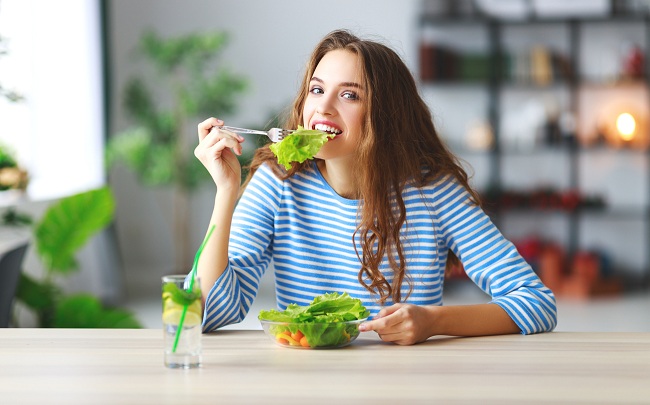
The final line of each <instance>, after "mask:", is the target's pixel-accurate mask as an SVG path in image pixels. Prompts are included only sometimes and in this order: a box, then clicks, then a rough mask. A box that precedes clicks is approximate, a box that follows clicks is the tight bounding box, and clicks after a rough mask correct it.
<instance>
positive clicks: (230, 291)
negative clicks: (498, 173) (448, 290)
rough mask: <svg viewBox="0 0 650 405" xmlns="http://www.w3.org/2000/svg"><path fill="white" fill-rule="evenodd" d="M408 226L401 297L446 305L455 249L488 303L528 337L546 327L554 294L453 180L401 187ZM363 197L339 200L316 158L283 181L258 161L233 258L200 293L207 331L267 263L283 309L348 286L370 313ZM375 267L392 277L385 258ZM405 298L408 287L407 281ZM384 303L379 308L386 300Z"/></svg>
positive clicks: (242, 304)
mask: <svg viewBox="0 0 650 405" xmlns="http://www.w3.org/2000/svg"><path fill="white" fill-rule="evenodd" d="M403 196H404V203H405V204H406V212H407V215H406V223H405V224H404V226H403V228H402V230H401V233H402V247H403V249H404V254H405V257H406V263H407V265H406V266H407V278H408V279H410V280H411V284H412V287H413V289H412V291H411V294H410V295H409V297H408V300H406V301H405V302H408V303H411V304H416V305H442V289H443V282H444V271H445V263H446V260H447V253H448V250H449V249H451V250H452V251H453V252H454V253H455V254H456V256H457V257H458V258H459V259H460V260H461V262H462V263H463V266H464V268H465V271H466V272H467V274H468V276H469V277H470V279H471V280H473V281H474V283H476V284H477V285H478V286H479V287H480V288H481V289H482V290H483V291H485V292H486V293H487V294H489V295H491V296H492V301H491V302H492V303H495V304H497V305H499V306H501V307H502V308H503V309H504V310H505V311H506V312H507V313H508V314H509V315H510V317H511V318H512V319H513V320H514V321H515V322H516V324H517V325H518V326H519V328H520V329H521V332H522V333H524V334H529V333H536V332H544V331H550V330H552V329H553V328H554V327H555V325H556V322H557V318H556V316H557V314H556V306H555V297H554V295H553V293H552V292H551V291H550V290H549V289H548V288H547V287H546V286H544V284H542V282H541V281H540V279H539V278H538V277H537V275H536V274H535V273H534V272H533V270H532V269H531V267H530V266H529V265H528V263H526V261H525V260H524V259H523V258H522V257H521V256H520V255H519V253H518V252H517V250H516V248H515V247H514V245H513V244H512V243H511V242H510V241H508V240H507V239H505V238H504V237H503V236H502V235H501V233H500V232H499V230H498V229H497V228H496V227H495V226H494V224H493V223H492V222H491V221H490V219H489V217H488V216H487V215H486V214H485V213H484V212H483V211H482V209H481V208H480V207H478V206H476V205H474V204H471V203H470V200H469V193H468V192H467V190H466V189H465V188H464V187H462V185H460V184H459V183H458V182H456V181H455V180H453V179H451V177H448V178H445V179H441V180H440V181H437V182H435V183H432V184H429V185H427V186H425V187H422V188H416V187H414V186H409V185H407V186H406V187H405V189H404V191H403ZM358 205H359V201H358V200H349V199H346V198H343V197H341V196H339V195H338V194H337V193H336V192H335V191H334V190H333V189H332V188H331V187H330V186H329V184H328V183H327V182H326V181H325V179H324V178H323V176H322V175H321V173H320V171H319V170H318V168H317V166H316V165H315V164H313V165H311V167H310V169H308V170H306V171H304V172H302V173H297V174H296V175H294V176H293V177H291V178H289V179H287V180H284V181H282V180H280V179H278V178H277V177H275V175H274V174H273V173H272V172H271V170H270V169H269V168H268V167H267V166H266V165H262V166H261V167H260V168H259V170H257V172H256V173H255V175H254V176H253V178H252V179H251V181H250V183H249V184H248V186H247V188H246V190H245V192H244V194H243V196H242V198H241V199H240V201H239V203H238V204H237V207H236V209H235V212H234V215H233V223H232V228H231V233H230V245H229V255H230V257H229V264H228V267H227V268H226V270H225V271H224V273H223V274H222V275H221V276H220V277H219V279H218V280H217V281H216V282H215V284H214V286H213V287H212V289H211V290H210V292H209V293H208V295H207V297H206V305H205V316H204V321H203V330H204V332H209V331H213V330H215V329H217V328H219V327H221V326H225V325H228V324H232V323H237V322H240V321H242V320H243V319H244V317H245V316H246V314H247V313H248V310H249V308H250V306H251V304H252V302H253V300H254V299H255V296H256V295H257V291H258V287H259V282H260V279H261V277H262V275H263V274H264V272H265V271H266V269H267V268H269V265H270V264H271V262H272V261H273V267H274V269H275V290H276V297H277V304H278V307H279V308H280V309H284V308H286V306H287V305H288V304H290V303H294V302H295V303H297V304H299V305H307V304H309V303H310V302H311V301H312V300H313V298H314V297H316V296H317V295H320V294H324V293H328V292H334V291H336V292H348V293H349V294H350V295H351V296H353V297H355V298H359V299H361V301H362V302H363V304H364V305H365V306H366V307H367V308H368V309H369V310H370V313H371V316H374V315H376V314H377V312H379V310H380V309H381V305H380V304H379V303H378V302H377V298H378V296H377V295H376V294H374V295H373V294H371V293H370V292H369V291H368V290H366V289H365V288H364V287H363V286H362V285H361V284H360V283H359V281H358V278H357V277H358V273H359V269H360V262H359V259H358V258H357V256H356V253H355V249H354V245H353V243H356V244H357V247H358V249H359V251H361V249H360V244H359V240H358V239H357V240H356V241H355V242H353V233H354V231H355V229H356V226H357V223H358V222H357V209H358ZM381 270H382V272H383V274H384V275H385V277H386V279H387V280H388V282H389V283H390V282H392V276H393V275H392V270H391V269H390V266H389V264H388V260H387V259H386V260H384V262H383V264H382V266H381ZM403 284H404V285H403V287H402V297H405V296H406V294H407V293H408V290H409V286H408V285H407V283H406V280H405V282H404V283H403ZM392 304H393V302H392V301H391V300H390V299H389V300H388V301H387V302H386V304H385V305H387V306H388V305H392Z"/></svg>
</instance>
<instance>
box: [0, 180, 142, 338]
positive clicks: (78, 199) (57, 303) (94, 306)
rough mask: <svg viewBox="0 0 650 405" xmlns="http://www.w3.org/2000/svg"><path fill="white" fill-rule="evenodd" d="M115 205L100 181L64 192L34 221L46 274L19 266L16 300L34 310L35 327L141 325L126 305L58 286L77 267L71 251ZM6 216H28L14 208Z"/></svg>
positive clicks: (107, 217)
mask: <svg viewBox="0 0 650 405" xmlns="http://www.w3.org/2000/svg"><path fill="white" fill-rule="evenodd" d="M114 207H115V202H114V198H113V195H112V192H111V191H110V189H109V188H108V187H102V188H98V189H95V190H90V191H86V192H83V193H79V194H75V195H72V196H68V197H64V198H62V199H61V200H59V201H57V202H56V203H54V204H53V205H51V206H50V207H49V208H48V209H47V211H46V212H45V214H44V215H43V217H42V218H41V219H40V220H39V221H38V222H36V223H35V224H34V225H33V229H34V234H33V239H34V245H35V248H36V253H37V256H38V257H39V258H40V260H41V262H42V263H43V266H44V268H45V274H44V276H43V277H42V278H41V279H38V278H35V277H32V276H29V275H27V274H26V273H25V272H24V271H23V272H22V274H21V276H20V280H19V282H18V288H17V291H16V301H17V302H20V303H21V304H22V305H23V306H25V307H26V308H28V309H29V310H30V311H31V312H33V313H34V315H35V317H36V319H37V322H38V326H39V327H56V328H93V327H96V328H111V327H115V328H138V327H140V323H139V322H138V321H137V319H136V318H135V317H134V315H133V314H131V313H130V312H129V311H126V310H123V309H119V308H107V307H104V306H103V305H102V303H101V301H100V300H99V299H98V298H97V297H95V296H93V295H91V294H88V293H76V294H66V293H65V292H64V289H62V288H61V287H60V281H61V280H62V279H63V278H65V277H66V276H69V275H70V274H73V273H75V272H76V271H78V270H79V266H78V263H77V261H76V259H75V255H76V254H77V252H78V251H79V249H81V248H82V247H83V246H84V245H85V244H86V243H87V242H88V240H89V239H90V238H91V237H92V236H94V235H95V234H96V233H97V232H99V231H100V230H102V229H104V228H105V227H106V226H107V225H108V224H109V223H110V222H111V221H112V219H113V212H114ZM16 219H18V220H16ZM4 222H5V225H14V226H16V225H21V224H28V223H30V222H31V221H29V220H26V219H25V218H24V216H21V215H17V214H15V213H14V214H12V215H10V216H8V215H5V216H4ZM14 318H15V317H14ZM14 323H16V322H14Z"/></svg>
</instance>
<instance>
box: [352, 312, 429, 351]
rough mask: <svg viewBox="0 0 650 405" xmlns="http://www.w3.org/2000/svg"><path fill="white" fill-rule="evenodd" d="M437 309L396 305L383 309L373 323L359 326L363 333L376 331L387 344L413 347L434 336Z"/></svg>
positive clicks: (369, 322)
mask: <svg viewBox="0 0 650 405" xmlns="http://www.w3.org/2000/svg"><path fill="white" fill-rule="evenodd" d="M435 309H436V307H428V306H427V307H425V306H419V305H413V304H394V305H391V306H390V307H386V308H383V309H382V310H381V311H379V313H378V314H377V316H375V317H374V318H373V319H372V320H371V321H368V322H364V323H362V324H361V325H359V330H360V331H361V332H368V331H373V330H374V331H375V332H377V334H378V335H379V337H380V338H381V340H383V341H385V342H392V343H395V344H398V345H412V344H415V343H420V342H424V341H425V340H427V339H428V338H429V337H431V336H432V334H431V333H430V330H431V325H432V323H433V322H434V317H435Z"/></svg>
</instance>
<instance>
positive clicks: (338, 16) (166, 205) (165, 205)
mask: <svg viewBox="0 0 650 405" xmlns="http://www.w3.org/2000/svg"><path fill="white" fill-rule="evenodd" d="M108 7H109V24H110V27H109V29H110V36H109V41H110V63H111V71H110V74H111V80H112V81H111V93H112V98H111V110H112V114H111V124H112V127H113V130H114V131H119V130H122V129H125V128H126V127H127V126H128V122H127V121H126V119H125V117H124V114H123V111H122V109H121V106H120V100H119V98H118V97H119V95H120V94H121V89H122V88H123V86H124V84H125V82H126V80H127V79H128V78H129V77H130V75H132V74H133V73H134V72H136V71H137V69H139V68H142V66H139V65H138V62H137V61H133V59H132V51H133V49H134V48H135V46H136V44H137V42H138V40H139V38H140V35H141V33H142V31H143V30H144V29H147V28H152V29H154V30H155V31H157V32H158V33H159V34H161V35H163V36H175V35H180V34H184V33H190V32H196V31H202V30H203V31H209V30H224V31H227V32H228V33H229V34H230V36H231V42H230V45H229V46H228V48H227V49H226V51H225V54H224V60H226V61H228V63H229V64H230V65H231V67H232V68H233V69H234V70H235V71H237V72H239V73H241V74H243V75H244V76H246V77H248V78H249V80H250V89H249V91H248V92H247V93H246V95H245V96H244V97H243V98H242V100H241V104H240V110H239V112H238V114H236V116H234V117H225V118H227V119H228V122H229V123H231V124H233V125H239V126H244V125H251V124H255V123H257V124H263V123H264V122H266V120H267V119H268V118H269V115H270V114H271V113H272V112H273V111H276V110H278V109H279V108H281V107H283V106H285V105H286V104H287V103H289V102H290V101H291V100H292V98H293V96H294V93H295V91H296V89H297V84H298V82H299V78H300V76H301V74H302V72H303V66H304V64H305V62H306V61H307V58H308V57H309V55H310V53H311V51H312V49H313V47H314V46H315V45H316V43H317V42H318V41H319V40H320V39H321V38H322V37H323V36H324V35H325V34H327V33H328V32H330V31H332V30H334V29H338V28H348V29H351V30H352V31H354V32H355V33H356V34H358V35H361V36H372V37H375V38H376V39H379V40H381V41H384V42H385V43H387V44H388V45H390V46H391V47H392V48H393V49H395V50H396V51H397V52H398V53H399V54H400V55H402V56H403V58H404V59H405V61H406V63H407V64H408V65H409V66H410V67H411V68H412V70H414V69H415V66H416V64H417V58H416V57H417V54H416V49H417V43H416V41H415V38H416V35H417V27H416V18H417V16H416V14H417V10H418V7H419V1H418V0H400V1H393V0H361V1H359V0H358V1H345V0H328V1H326V2H315V1H305V0H283V1H267V0H246V1H240V0H217V1H214V0H189V1H188V0H182V1H181V0H176V1H174V0H138V1H132V0H112V1H109V3H108ZM197 123H198V122H197ZM110 183H111V186H112V187H113V188H114V190H115V192H116V196H117V200H118V208H117V222H116V228H117V234H118V237H119V239H118V240H119V245H120V248H121V251H122V254H123V260H124V263H125V267H126V271H127V274H126V276H127V282H128V283H129V285H130V286H136V285H137V286H139V287H138V288H145V286H151V288H152V290H153V289H158V288H159V285H158V280H159V279H158V278H157V277H158V276H160V275H162V274H165V273H168V272H169V271H173V270H172V268H173V263H174V257H173V249H172V238H171V233H170V229H171V223H170V221H169V220H168V218H171V202H170V199H169V192H168V191H165V190H151V189H145V188H142V187H141V186H139V185H138V184H137V182H136V181H135V180H134V179H133V177H132V176H131V175H130V174H129V173H127V172H126V171H125V170H116V171H114V172H113V173H112V175H111V178H110ZM213 195H214V187H213V186H206V188H205V189H204V190H202V191H201V192H199V193H198V195H197V196H196V197H195V198H194V199H193V202H192V212H193V215H194V216H193V218H192V221H193V223H192V231H191V232H192V238H193V240H192V243H191V245H192V246H198V245H199V244H200V241H201V238H202V237H203V236H204V234H205V228H206V226H207V221H208V219H209V215H210V212H211V209H212V205H211V203H212V199H213ZM190 265H191V263H188V268H189V266H190ZM156 291H157V290H156Z"/></svg>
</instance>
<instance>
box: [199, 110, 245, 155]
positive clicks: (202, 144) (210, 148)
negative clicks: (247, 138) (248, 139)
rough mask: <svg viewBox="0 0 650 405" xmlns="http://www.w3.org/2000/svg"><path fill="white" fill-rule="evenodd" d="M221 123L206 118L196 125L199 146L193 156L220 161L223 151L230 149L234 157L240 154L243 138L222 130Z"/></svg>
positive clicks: (212, 118)
mask: <svg viewBox="0 0 650 405" xmlns="http://www.w3.org/2000/svg"><path fill="white" fill-rule="evenodd" d="M222 126H223V121H221V120H219V119H216V118H214V117H211V118H208V119H207V120H205V121H203V122H201V123H200V124H199V125H198V135H199V145H198V146H197V147H196V149H195V155H196V156H197V157H198V158H199V159H200V160H201V161H203V159H205V160H208V158H209V157H212V159H211V160H217V159H220V158H221V157H222V155H223V152H224V151H225V150H229V149H231V150H232V151H233V153H235V154H236V155H241V154H242V145H241V143H242V142H244V137H243V136H241V135H238V134H236V133H234V132H231V131H226V130H224V129H222V128H221V127H222Z"/></svg>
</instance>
